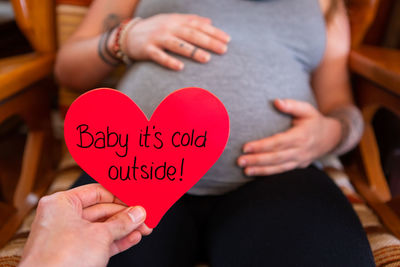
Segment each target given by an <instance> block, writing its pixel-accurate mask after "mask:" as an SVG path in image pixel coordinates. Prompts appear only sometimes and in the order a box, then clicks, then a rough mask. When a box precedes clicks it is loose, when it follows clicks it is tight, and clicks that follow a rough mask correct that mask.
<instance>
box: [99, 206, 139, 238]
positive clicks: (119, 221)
mask: <svg viewBox="0 0 400 267" xmlns="http://www.w3.org/2000/svg"><path fill="white" fill-rule="evenodd" d="M145 217H146V211H145V210H144V208H142V207H140V206H136V207H130V208H128V209H125V210H123V211H121V212H119V213H117V214H115V215H114V216H112V217H111V218H109V219H108V220H107V221H105V222H104V226H105V227H107V229H108V231H109V232H110V234H111V237H112V238H113V240H118V239H121V238H123V237H125V236H126V235H128V234H129V233H131V232H132V231H133V230H136V229H137V228H138V227H139V226H140V225H141V224H142V223H143V222H144V220H145Z"/></svg>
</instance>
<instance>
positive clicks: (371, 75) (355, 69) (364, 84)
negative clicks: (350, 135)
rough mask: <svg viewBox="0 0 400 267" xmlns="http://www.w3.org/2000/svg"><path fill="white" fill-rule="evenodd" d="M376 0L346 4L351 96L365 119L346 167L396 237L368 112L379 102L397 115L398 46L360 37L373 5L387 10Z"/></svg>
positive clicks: (397, 222) (394, 204)
mask: <svg viewBox="0 0 400 267" xmlns="http://www.w3.org/2000/svg"><path fill="white" fill-rule="evenodd" d="M381 2H382V3H381V6H379V4H380V1H378V0H374V1H372V0H352V1H350V4H349V14H350V23H351V30H352V50H351V53H350V58H349V66H350V70H351V72H352V74H353V76H354V86H353V88H354V93H355V98H356V100H357V103H358V105H359V107H360V109H361V111H362V113H363V116H364V120H365V131H364V135H363V138H362V140H361V143H360V145H359V149H358V152H359V153H358V154H356V155H354V157H353V158H352V160H351V162H350V164H349V165H348V166H346V170H347V172H348V173H349V176H350V178H351V181H352V183H353V184H354V186H355V187H356V189H357V191H358V192H359V193H360V194H361V195H362V196H363V197H364V198H365V200H366V201H367V203H368V204H369V205H370V206H371V207H372V208H373V209H374V211H375V212H376V213H377V214H378V215H379V217H380V219H381V220H382V222H383V223H384V224H385V225H386V226H387V227H388V229H389V230H390V231H392V232H393V234H394V235H396V236H397V237H398V238H400V217H399V216H400V205H399V204H400V198H392V196H391V193H390V190H389V186H388V183H387V180H386V178H385V176H384V173H383V170H382V165H381V160H380V154H379V147H378V144H377V140H376V136H375V133H374V129H373V126H372V119H373V118H374V115H375V114H376V112H377V111H378V110H379V109H380V108H382V107H384V108H387V109H388V110H390V111H391V112H393V113H394V114H396V115H397V116H398V117H400V51H399V50H394V49H387V48H383V47H379V46H376V45H367V44H365V43H363V40H364V39H366V34H367V32H368V29H369V28H370V26H371V25H372V24H373V22H374V20H375V18H376V16H377V11H378V8H380V10H383V12H387V11H388V10H390V8H389V6H390V5H391V4H393V3H394V1H381ZM383 5H385V7H384V8H382V6H383ZM383 17H385V16H384V14H380V16H379V17H378V19H377V20H378V21H379V24H380V25H383V21H382V18H383ZM377 27H379V25H377V23H375V25H373V28H374V31H375V35H376V32H377V30H376V28H377ZM381 32H382V31H381ZM367 38H368V39H369V40H370V42H374V43H377V42H378V40H377V38H376V37H375V38H374V37H372V38H371V36H367ZM371 40H373V41H371Z"/></svg>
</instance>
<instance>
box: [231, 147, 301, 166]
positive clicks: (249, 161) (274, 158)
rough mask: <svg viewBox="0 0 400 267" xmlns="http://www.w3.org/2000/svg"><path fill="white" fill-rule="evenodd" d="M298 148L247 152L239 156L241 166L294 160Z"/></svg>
mask: <svg viewBox="0 0 400 267" xmlns="http://www.w3.org/2000/svg"><path fill="white" fill-rule="evenodd" d="M296 152H297V149H287V150H280V151H278V152H270V153H257V154H246V155H243V156H240V157H239V158H238V165H239V166H240V167H248V166H272V165H277V164H282V163H285V162H288V161H293V160H294V159H295V158H296Z"/></svg>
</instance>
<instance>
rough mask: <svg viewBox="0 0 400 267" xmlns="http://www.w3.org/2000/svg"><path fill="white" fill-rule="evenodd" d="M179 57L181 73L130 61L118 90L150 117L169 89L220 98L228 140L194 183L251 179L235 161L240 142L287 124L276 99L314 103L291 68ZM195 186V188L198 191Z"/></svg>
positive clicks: (302, 76)
mask: <svg viewBox="0 0 400 267" xmlns="http://www.w3.org/2000/svg"><path fill="white" fill-rule="evenodd" d="M215 57H216V56H215ZM182 60H183V61H184V63H185V69H184V70H183V71H181V72H175V71H171V70H168V69H165V68H163V67H161V66H158V65H157V64H155V63H152V62H141V63H137V64H134V65H133V66H132V67H131V68H130V69H129V70H128V71H127V73H126V74H125V76H124V78H123V79H122V81H121V82H120V84H119V86H118V89H119V90H120V91H122V92H124V93H125V94H127V95H128V96H129V97H131V98H132V99H133V100H134V101H135V102H136V103H137V104H138V105H139V107H140V108H141V109H142V110H143V112H144V113H145V114H146V116H147V117H148V118H150V117H151V114H152V113H153V111H154V110H155V108H156V107H157V106H158V104H159V103H160V102H161V101H162V100H163V99H164V98H165V97H166V96H167V95H168V94H169V93H171V92H173V91H174V90H176V89H180V88H184V87H201V88H204V89H206V90H209V91H210V92H212V93H213V94H215V95H216V96H217V97H218V98H219V99H220V100H221V101H222V102H223V103H224V105H225V107H226V109H227V110H228V113H229V117H230V126H231V128H230V137H229V140H228V144H227V147H226V149H225V151H224V153H223V154H222V156H221V157H220V159H219V160H218V161H217V163H216V164H215V165H214V166H213V167H212V168H211V169H210V171H209V172H208V173H207V174H206V175H205V176H204V177H203V178H202V179H201V180H200V182H199V183H198V184H196V186H197V187H201V186H202V183H203V186H204V183H208V184H209V183H210V181H212V182H215V186H217V185H216V184H217V183H219V185H220V186H221V185H222V186H225V187H226V188H229V187H232V185H235V186H237V185H239V184H243V183H245V182H248V181H249V178H248V177H245V176H244V175H243V172H242V170H241V168H239V167H238V166H237V165H236V160H237V158H238V157H239V156H240V154H241V151H242V146H243V144H244V143H246V142H248V141H251V140H256V139H261V138H265V137H268V136H271V135H273V134H275V133H278V132H282V131H284V130H286V129H288V128H289V127H290V123H291V118H290V117H289V116H287V115H285V114H281V113H279V112H278V111H276V110H275V108H274V107H273V105H272V101H273V100H274V99H275V98H294V99H298V100H303V101H307V102H310V103H312V104H314V98H313V95H312V92H311V90H310V86H309V84H308V78H309V77H308V75H306V74H304V73H302V72H301V71H297V72H293V71H292V73H291V76H290V77H286V76H285V75H286V74H284V73H283V71H284V69H281V70H282V73H281V74H279V73H277V72H276V70H273V69H270V70H268V69H266V70H263V68H261V67H260V66H258V70H260V71H259V72H254V71H251V69H247V68H243V67H242V65H240V64H239V63H240V62H239V61H241V59H240V58H237V57H236V58H235V57H231V59H230V61H229V62H226V59H225V58H224V57H220V58H214V60H212V61H211V62H210V63H208V64H204V65H203V64H198V63H193V62H191V61H189V60H186V59H182ZM238 64H239V65H238ZM230 66H236V67H230ZM264 67H265V66H264ZM275 68H276V66H275ZM286 73H287V70H286ZM229 185H231V186H229ZM196 186H195V188H194V189H193V190H196ZM207 186H209V187H210V186H211V187H212V186H213V185H207ZM218 190H220V189H218ZM201 194H202V193H201Z"/></svg>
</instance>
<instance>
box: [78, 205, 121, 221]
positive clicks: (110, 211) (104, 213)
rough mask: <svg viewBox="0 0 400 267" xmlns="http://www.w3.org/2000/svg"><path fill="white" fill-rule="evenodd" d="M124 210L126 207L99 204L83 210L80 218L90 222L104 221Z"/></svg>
mask: <svg viewBox="0 0 400 267" xmlns="http://www.w3.org/2000/svg"><path fill="white" fill-rule="evenodd" d="M124 209H126V205H121V204H114V203H101V204H96V205H93V206H90V207H87V208H85V209H83V213H82V218H83V219H85V220H88V221H90V222H97V221H100V220H102V221H104V220H106V219H108V218H109V217H111V216H114V215H115V214H117V213H118V212H120V211H122V210H124Z"/></svg>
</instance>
